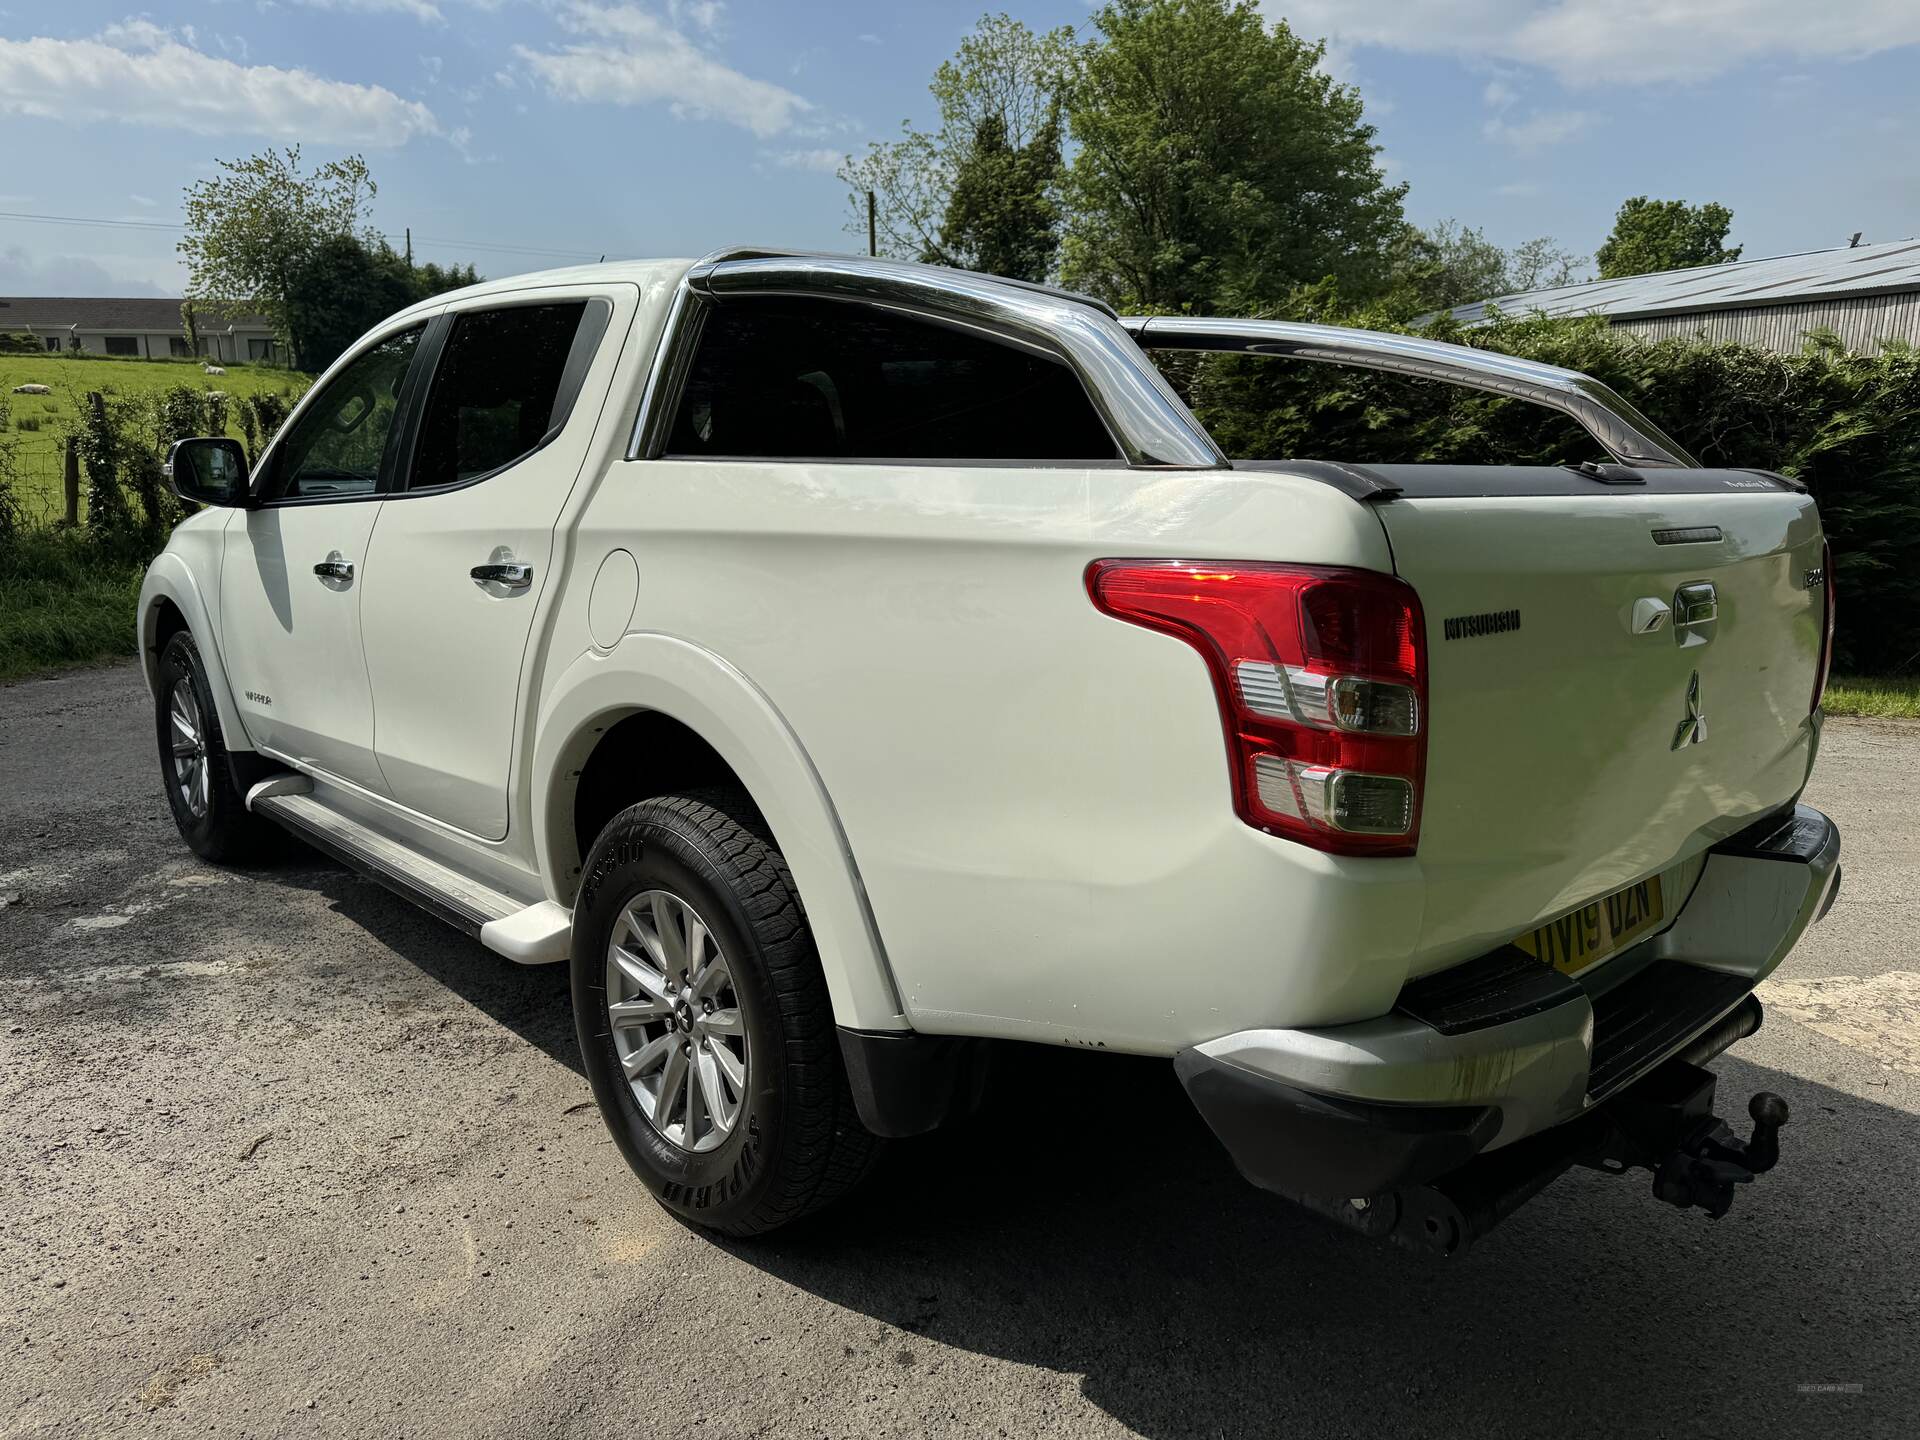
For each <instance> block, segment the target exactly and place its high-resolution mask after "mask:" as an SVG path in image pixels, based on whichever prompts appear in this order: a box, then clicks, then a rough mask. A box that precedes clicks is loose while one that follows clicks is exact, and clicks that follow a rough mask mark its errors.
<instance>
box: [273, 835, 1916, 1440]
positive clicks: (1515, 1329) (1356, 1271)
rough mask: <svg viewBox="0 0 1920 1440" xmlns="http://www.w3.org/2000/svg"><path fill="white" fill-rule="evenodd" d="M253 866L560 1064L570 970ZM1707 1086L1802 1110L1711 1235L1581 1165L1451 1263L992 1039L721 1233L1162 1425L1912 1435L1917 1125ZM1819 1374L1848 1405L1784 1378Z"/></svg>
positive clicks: (1078, 1056) (1782, 1088) (1904, 1117)
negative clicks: (993, 1061)
mask: <svg viewBox="0 0 1920 1440" xmlns="http://www.w3.org/2000/svg"><path fill="white" fill-rule="evenodd" d="M264 878H267V879H268V880H269V881H270V883H278V884H283V885H288V886H293V887H297V888H302V889H311V890H317V891H318V892H320V893H321V894H323V895H325V896H326V897H327V898H328V899H329V900H330V901H331V902H332V903H333V905H334V907H335V908H336V909H337V910H338V911H339V912H340V913H341V914H342V915H343V916H345V917H346V918H348V919H349V920H351V921H353V922H354V923H355V924H358V925H361V926H364V927H365V928H366V929H367V930H369V931H370V932H372V933H374V934H376V935H377V936H378V937H379V938H380V939H381V940H382V941H383V942H384V943H386V944H388V945H390V946H391V947H392V948H393V949H394V950H395V951H396V952H397V953H398V954H399V955H401V956H402V957H403V958H405V959H406V960H407V961H409V962H410V963H412V964H413V965H415V966H417V967H418V968H419V969H420V970H421V971H422V972H424V973H425V974H427V975H429V976H431V977H432V978H434V979H435V980H436V981H438V982H439V983H441V984H444V985H446V986H447V987H448V988H449V989H451V990H453V991H454V992H456V993H458V994H459V995H460V996H461V997H462V998H464V999H465V1000H467V1001H469V1002H470V1003H472V1004H474V1005H476V1006H478V1007H480V1008H482V1009H484V1010H486V1011H487V1012H488V1013H490V1014H491V1015H493V1016H494V1017H495V1018H497V1019H498V1020H499V1021H500V1022H501V1023H503V1024H504V1025H506V1026H508V1027H509V1028H510V1029H512V1030H513V1031H514V1032H515V1033H516V1034H518V1035H519V1036H520V1037H521V1038H522V1039H524V1040H525V1041H526V1042H527V1043H528V1044H530V1045H533V1046H535V1047H536V1048H538V1049H540V1050H542V1051H544V1052H545V1053H546V1054H548V1055H550V1056H552V1057H553V1058H555V1059H557V1060H559V1061H561V1062H563V1063H564V1064H566V1065H568V1066H570V1067H572V1068H573V1069H575V1070H578V1069H579V1060H578V1057H577V1055H576V1054H575V1051H574V1038H573V1027H572V1021H571V1016H570V1013H569V1010H568V1005H567V996H566V977H565V972H564V967H558V966H551V967H544V968H538V969H523V968H520V967H516V966H513V965H510V964H508V963H506V962H504V961H501V960H499V959H498V957H495V956H492V955H491V954H489V953H488V952H486V951H485V950H482V949H481V948H480V947H479V946H478V944H477V943H474V942H470V941H466V940H463V939H460V938H459V937H457V936H454V935H452V934H451V933H450V932H448V931H447V930H446V929H445V928H444V927H443V926H441V925H440V924H439V922H437V921H434V920H432V919H430V918H428V917H425V916H423V915H421V914H419V913H418V912H417V911H415V910H413V908H412V907H411V906H409V905H408V904H407V903H406V902H404V901H402V900H400V899H398V898H396V897H393V896H391V895H388V894H387V893H386V892H384V891H382V890H380V889H378V888H377V887H376V886H374V885H372V884H369V883H367V882H364V881H361V880H359V879H357V878H355V877H353V876H351V875H348V874H347V873H345V872H342V871H338V870H333V869H317V870H316V869H291V868H290V869H286V870H283V871H280V872H277V873H270V874H269V875H268V876H267V877H264ZM1717 1068H1718V1069H1719V1072H1720V1075H1721V1087H1720V1088H1721V1100H1720V1108H1721V1111H1722V1113H1723V1114H1727V1115H1729V1116H1730V1117H1740V1118H1739V1128H1741V1129H1742V1130H1744V1128H1745V1120H1744V1107H1745V1100H1746V1097H1747V1096H1748V1095H1749V1094H1750V1093H1752V1092H1753V1091H1754V1090H1757V1089H1772V1090H1778V1091H1779V1092H1780V1093H1781V1094H1783V1095H1785V1096H1786V1097H1787V1099H1788V1101H1789V1103H1790V1104H1791V1105H1792V1107H1793V1114H1794V1119H1793V1122H1792V1123H1791V1124H1790V1125H1789V1126H1788V1128H1787V1131H1786V1132H1785V1135H1784V1137H1783V1152H1784V1158H1783V1160H1782V1162H1781V1165H1780V1168H1779V1169H1778V1170H1776V1171H1774V1172H1773V1173H1771V1174H1769V1175H1767V1176H1765V1177H1763V1178H1762V1179H1761V1181H1760V1182H1759V1183H1758V1184H1756V1185H1754V1186H1753V1187H1751V1188H1749V1189H1746V1190H1743V1191H1742V1192H1741V1194H1740V1196H1739V1198H1738V1200H1737V1201H1736V1204H1735V1207H1734V1210H1733V1213H1732V1214H1731V1215H1729V1216H1728V1217H1727V1218H1725V1219H1724V1220H1721V1221H1719V1222H1710V1221H1708V1220H1707V1219H1706V1218H1704V1217H1703V1216H1702V1215H1701V1214H1700V1213H1699V1212H1689V1213H1682V1212H1679V1211H1676V1210H1673V1209H1671V1208H1669V1207H1666V1206H1663V1205H1660V1204H1659V1203H1657V1202H1656V1201H1655V1200H1654V1199H1653V1198H1652V1196H1651V1194H1650V1193H1648V1189H1647V1177H1646V1176H1645V1175H1644V1173H1640V1174H1637V1175H1635V1176H1633V1177H1628V1178H1609V1177H1605V1176H1600V1175H1596V1174H1592V1173H1588V1172H1574V1173H1572V1174H1569V1175H1567V1176H1565V1177H1563V1178H1562V1179H1560V1180H1559V1181H1557V1182H1556V1183H1555V1184H1553V1185H1552V1186H1550V1187H1549V1188H1548V1189H1547V1190H1546V1191H1545V1192H1544V1193H1543V1194H1542V1195H1540V1196H1539V1197H1538V1198H1536V1199H1535V1200H1534V1201H1533V1202H1531V1203H1530V1204H1529V1205H1528V1206H1527V1207H1525V1208H1524V1209H1523V1210H1521V1211H1520V1212H1519V1213H1518V1214H1517V1215H1515V1216H1513V1217H1512V1218H1511V1219H1509V1220H1508V1221H1506V1222H1505V1223H1504V1224H1503V1225H1502V1226H1501V1227H1500V1228H1499V1229H1498V1230H1497V1231H1496V1232H1495V1233H1494V1234H1493V1235H1492V1236H1491V1237H1489V1238H1488V1239H1486V1240H1484V1241H1482V1242H1481V1243H1480V1245H1479V1246H1477V1247H1476V1248H1475V1249H1474V1250H1473V1251H1472V1252H1470V1253H1469V1254H1467V1255H1465V1256H1463V1257H1457V1258H1456V1259H1454V1260H1451V1261H1439V1260H1435V1259H1431V1258H1428V1257H1424V1256H1418V1255H1411V1254H1407V1253H1404V1252H1401V1251H1397V1250H1393V1249H1387V1248H1383V1247H1379V1246H1376V1245H1373V1244H1370V1243H1368V1242H1365V1241H1362V1240H1359V1239H1356V1238H1354V1237H1350V1236H1347V1235H1345V1234H1342V1233H1340V1232H1337V1231H1335V1230H1333V1229H1331V1228H1329V1227H1328V1226H1326V1225H1325V1224H1324V1223H1323V1222H1321V1221H1319V1220H1317V1219H1314V1218H1312V1217H1310V1216H1307V1215H1304V1214H1302V1213H1300V1212H1298V1211H1296V1210H1294V1209H1293V1208H1292V1207H1290V1206H1288V1205H1286V1204H1285V1203H1284V1202H1281V1201H1278V1200H1276V1199H1273V1198H1272V1197H1269V1196H1267V1195H1265V1194H1262V1193H1261V1192H1259V1191H1256V1190H1254V1189H1252V1188H1251V1187H1249V1186H1248V1185H1246V1184H1245V1183H1244V1182H1243V1181H1241V1179H1240V1178H1239V1177H1238V1175H1236V1174H1235V1173H1234V1171H1233V1169H1232V1166H1231V1165H1230V1163H1229V1162H1228V1160H1227V1159H1226V1156H1225V1155H1224V1153H1223V1152H1222V1151H1221V1150H1220V1149H1219V1147H1218V1146H1217V1145H1216V1144H1215V1142H1214V1141H1213V1139H1212V1137H1211V1135H1210V1134H1209V1133H1208V1132H1207V1130H1206V1128H1205V1126H1204V1125H1203V1124H1202V1123H1201V1121H1200V1120H1199V1118H1198V1116H1197V1115H1196V1114H1195V1113H1194V1111H1193V1110H1192V1108H1191V1107H1190V1106H1189V1105H1188V1104H1187V1101H1186V1099H1185V1096H1184V1094H1183V1093H1182V1092H1181V1090H1180V1087H1179V1085H1178V1083H1177V1082H1176V1081H1175V1079H1174V1077H1173V1075H1172V1072H1171V1069H1170V1067H1169V1066H1167V1065H1166V1064H1165V1063H1164V1062H1160V1061H1152V1060H1141V1059H1135V1058H1130V1057H1123V1056H1115V1055H1100V1054H1083V1053H1079V1052H1071V1051H1050V1050H1039V1049H1030V1048H1009V1049H1008V1050H1007V1051H1006V1053H1005V1055H1004V1056H1003V1058H1002V1063H1001V1064H1000V1065H999V1068H998V1070H997V1072H996V1074H995V1077H994V1084H993V1088H992V1092H991V1094H990V1096H989V1098H988V1101H987V1104H986V1106H985V1108H984V1110H983V1112H982V1113H981V1114H980V1115H979V1116H977V1117H976V1118H974V1119H973V1120H971V1121H969V1122H967V1123H965V1124H964V1125H961V1126H959V1127H957V1128H953V1129H950V1130H947V1131H943V1132H941V1133H938V1134H935V1135H930V1136H925V1137H921V1138H919V1139H916V1140H911V1141H905V1142H899V1143H896V1144H895V1145H893V1146H892V1147H891V1148H890V1150H889V1151H888V1153H887V1155H886V1157H885V1159H884V1160H883V1162H882V1164H881V1167H880V1169H879V1171H878V1172H877V1173H876V1174H875V1176H874V1177H873V1180H872V1181H871V1183H870V1184H869V1185H868V1186H867V1187H866V1188H865V1189H864V1190H862V1191H861V1192H860V1193H859V1194H858V1195H857V1196H855V1197H853V1198H852V1199H850V1200H849V1201H847V1202H845V1203H843V1204H842V1205H840V1206H839V1207H837V1208H836V1209H834V1210H832V1211H830V1212H828V1213H827V1214H825V1215H823V1216H821V1217H819V1218H817V1219H816V1220H815V1221H813V1222H811V1223H809V1224H807V1225H805V1226H803V1227H800V1228H798V1229H796V1230H795V1231H791V1232H787V1233H785V1234H783V1235H781V1236H778V1237H775V1238H773V1239H770V1240H766V1241H760V1242H754V1243H748V1244H742V1243H738V1242H720V1243H722V1244H723V1245H724V1248H726V1249H727V1250H729V1251H730V1252H731V1253H732V1254H734V1255H735V1256H737V1257H738V1258H740V1259H741V1260H743V1261H745V1262H746V1263H748V1264H751V1265H754V1266H756V1267H758V1268H759V1269H761V1270H762V1271H764V1272H765V1273H766V1274H768V1275H771V1276H774V1277H777V1278H779V1279H780V1280H782V1281H784V1282H786V1283H788V1284H790V1285H793V1286H796V1287H798V1288H800V1289H802V1290H805V1291H807V1292H809V1293H812V1294H814V1295H817V1296H819V1297H821V1298H823V1299H826V1300H828V1301H830V1302H832V1303H834V1304H836V1305H839V1306H842V1307H845V1308H846V1309H848V1310H851V1311H854V1312H857V1313H860V1314H864V1315H867V1316H871V1317H873V1318H875V1319H877V1320H881V1321H884V1322H886V1323H888V1324H890V1325H893V1326H897V1327H899V1328H900V1329H902V1330H906V1331H910V1332H913V1333H915V1334H917V1335H920V1336H923V1337H925V1338H927V1339H929V1340H932V1341H936V1342H938V1343H940V1344H942V1345H945V1346H950V1347H954V1348H956V1349H959V1350H963V1351H969V1352H974V1353H978V1354H982V1355H988V1356H993V1357H997V1358H1000V1359H1004V1360H1010V1361H1013V1362H1015V1363H1018V1364H1021V1365H1030V1366H1035V1367H1041V1368H1043V1369H1046V1370H1048V1371H1053V1372H1060V1373H1066V1374H1071V1375H1077V1376H1080V1377H1082V1378H1081V1381H1080V1383H1081V1388H1082V1391H1083V1393H1084V1395H1085V1397H1086V1398H1087V1400H1088V1401H1089V1402H1091V1403H1092V1404H1094V1405H1097V1406H1099V1407H1100V1408H1101V1409H1103V1410H1104V1411H1105V1412H1107V1413H1108V1414H1109V1415H1111V1416H1112V1417H1113V1418H1115V1419H1116V1420H1118V1421H1120V1422H1122V1423H1124V1424H1125V1425H1127V1426H1129V1427H1131V1428H1132V1429H1134V1430H1136V1431H1139V1432H1140V1433H1142V1434H1144V1435H1148V1436H1153V1437H1187V1436H1218V1435H1226V1436H1238V1435H1245V1434H1252V1433H1260V1434H1268V1433H1272V1434H1278V1433H1286V1432H1290V1431H1294V1430H1296V1429H1297V1430H1300V1431H1304V1432H1307V1433H1326V1432H1332V1433H1349V1432H1351V1433H1360V1434H1367V1435H1373V1436H1382V1435H1402V1434H1416V1435H1422V1434H1436V1433H1438V1434H1456V1433H1457V1434H1468V1433H1471V1434H1473V1435H1475V1436H1476V1437H1478V1436H1486V1435H1507V1434H1512V1435H1525V1436H1538V1435H1548V1434H1588V1433H1596V1432H1598V1433H1609V1432H1610V1433H1623V1434H1638V1433H1665V1432H1668V1431H1686V1432H1690V1433H1701V1434H1729V1433H1756V1434H1774V1433H1802V1432H1827V1433H1832V1432H1837V1431H1839V1430H1841V1429H1842V1428H1843V1427H1844V1428H1845V1429H1846V1430H1847V1431H1848V1432H1850V1433H1854V1434H1874V1433H1888V1434H1894V1433H1903V1432H1904V1433H1910V1432H1907V1431H1905V1426H1906V1424H1907V1422H1908V1421H1910V1418H1911V1413H1912V1405H1913V1404H1914V1403H1915V1401H1916V1400H1920V1386H1916V1383H1915V1377H1914V1375H1913V1374H1912V1366H1911V1364H1910V1363H1909V1357H1908V1347H1907V1346H1906V1345H1905V1344H1904V1343H1902V1342H1900V1341H1898V1340H1897V1339H1896V1338H1895V1337H1896V1336H1898V1335H1900V1334H1903V1333H1912V1330H1913V1327H1914V1325H1915V1322H1916V1319H1920V1316H1917V1315H1916V1302H1915V1299H1914V1291H1913V1287H1912V1283H1911V1276H1912V1260H1911V1256H1910V1254H1909V1248H1908V1241H1907V1239H1906V1237H1908V1236H1911V1235H1912V1234H1913V1233H1915V1232H1916V1230H1917V1229H1920V1201H1917V1200H1916V1197H1915V1194H1914V1191H1913V1187H1911V1186H1910V1185H1904V1184H1902V1185H1897V1186H1896V1185H1890V1184H1889V1183H1888V1180H1889V1178H1890V1177H1887V1176H1885V1175H1884V1174H1882V1173H1881V1172H1880V1171H1879V1170H1878V1169H1876V1168H1875V1166H1874V1164H1873V1161H1872V1157H1874V1156H1875V1155H1891V1154H1903V1153H1905V1154H1910V1153H1912V1150H1911V1146H1912V1143H1913V1132H1914V1127H1915V1126H1916V1125H1920V1120H1917V1119H1916V1118H1915V1117H1913V1116H1911V1115H1908V1114H1905V1113H1903V1112H1901V1111H1898V1110H1895V1109H1892V1108H1890V1107H1887V1106H1882V1105H1877V1104H1874V1103H1872V1102H1869V1101H1863V1100H1860V1099H1856V1098H1854V1097H1852V1096H1849V1095H1846V1094H1843V1093H1841V1092H1839V1091H1836V1090H1832V1089H1829V1088H1827V1087H1824V1086H1821V1085H1818V1084H1814V1083H1810V1082H1808V1081H1805V1080H1802V1079H1800V1078H1798V1077H1796V1076H1793V1075H1789V1074H1785V1073H1781V1072H1776V1071H1772V1070H1767V1069H1763V1068H1760V1067H1757V1066H1754V1065H1751V1064H1745V1063H1742V1062H1740V1061H1738V1060H1733V1059H1726V1060H1723V1061H1722V1062H1721V1063H1720V1065H1719V1066H1718V1067H1717ZM582 1094H583V1095H584V1094H585V1090H584V1087H583V1089H582ZM635 1202H636V1203H647V1202H646V1201H645V1199H644V1197H643V1196H642V1195H641V1194H640V1192H639V1190H638V1187H637V1186H636V1189H635ZM612 1308H613V1311H614V1312H615V1313H611V1314H609V1316H608V1317H607V1324H608V1330H609V1337H608V1338H609V1342H610V1343H615V1342H617V1340H618V1338H619V1336H618V1332H619V1329H620V1327H621V1326H624V1325H625V1324H626V1320H625V1319H624V1318H622V1313H623V1312H621V1307H620V1305H619V1303H618V1302H617V1301H616V1302H614V1304H613V1307H612ZM900 1356H901V1357H904V1358H903V1359H902V1362H901V1363H903V1364H904V1363H905V1362H906V1361H911V1360H912V1354H911V1352H908V1351H905V1350H902V1351H901V1352H900ZM1835 1385H1838V1386H1852V1385H1858V1386H1861V1387H1863V1388H1862V1389H1861V1390H1860V1391H1858V1392H1857V1393H1855V1392H1849V1391H1846V1390H1840V1391H1835V1390H1832V1389H1822V1388H1814V1389H1805V1388H1803V1387H1831V1386H1835Z"/></svg>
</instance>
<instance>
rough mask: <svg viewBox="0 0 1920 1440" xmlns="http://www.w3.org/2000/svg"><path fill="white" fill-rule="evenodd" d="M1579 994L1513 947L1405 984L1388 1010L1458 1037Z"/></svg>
mask: <svg viewBox="0 0 1920 1440" xmlns="http://www.w3.org/2000/svg"><path fill="white" fill-rule="evenodd" d="M1583 993H1584V992H1583V991H1582V990H1581V988H1580V986H1579V984H1578V983H1577V982H1576V981H1575V980H1574V979H1573V978H1572V977H1571V976H1568V975H1563V974H1561V973H1560V972H1559V971H1558V970H1555V969H1553V968H1552V967H1551V966H1547V965H1543V964H1541V963H1540V961H1538V960H1536V959H1534V957H1533V956H1531V955H1529V954H1527V952H1526V951H1524V950H1522V949H1520V948H1519V947H1518V946H1515V945H1502V946H1501V947H1500V948H1499V949H1498V950H1492V951H1489V952H1488V953H1487V954H1485V955H1482V956H1481V957H1480V958H1479V959H1477V960H1469V961H1467V962H1466V963H1465V964H1464V965H1455V966H1453V967H1452V968H1450V969H1447V970H1440V971H1436V972H1435V973H1434V974H1431V975H1423V976H1421V977H1420V978H1419V979H1418V980H1412V981H1409V982H1408V983H1407V985H1406V986H1405V988H1403V989H1402V990H1401V991H1400V998H1399V999H1398V1000H1396V1001H1395V1002H1394V1009H1396V1010H1398V1011H1399V1012H1400V1013H1401V1014H1403V1015H1406V1016H1408V1017H1409V1018H1411V1019H1414V1020H1418V1021H1419V1022H1420V1023H1421V1024H1423V1025H1428V1026H1431V1027H1432V1028H1433V1029H1435V1030H1437V1031H1439V1033H1440V1034H1442V1035H1459V1034H1462V1033H1464V1032H1466V1031H1469V1030H1484V1029H1486V1028H1487V1027H1488V1026H1491V1025H1505V1024H1508V1023H1509V1022H1511V1021H1514V1020H1524V1019H1525V1018H1526V1017H1527V1016H1529V1015H1538V1014H1540V1013H1541V1012H1542V1011H1543V1010H1551V1009H1553V1008H1554V1007H1555V1006H1558V1005H1569V1004H1572V1003H1573V1002H1574V1001H1576V1000H1578V999H1579V998H1580V997H1581V995H1582V994H1583Z"/></svg>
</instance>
